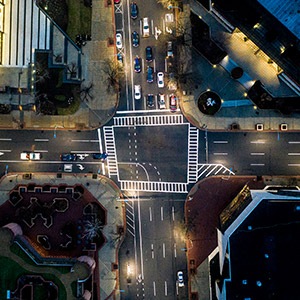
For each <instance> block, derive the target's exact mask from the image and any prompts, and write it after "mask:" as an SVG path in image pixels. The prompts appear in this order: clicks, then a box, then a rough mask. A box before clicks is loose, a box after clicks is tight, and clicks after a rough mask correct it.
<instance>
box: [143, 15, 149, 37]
mask: <svg viewBox="0 0 300 300" xmlns="http://www.w3.org/2000/svg"><path fill="white" fill-rule="evenodd" d="M149 35H150V28H149V19H148V18H143V37H149Z"/></svg>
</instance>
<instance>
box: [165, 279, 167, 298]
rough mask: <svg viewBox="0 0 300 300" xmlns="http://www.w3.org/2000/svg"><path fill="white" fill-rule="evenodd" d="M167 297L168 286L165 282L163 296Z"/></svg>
mask: <svg viewBox="0 0 300 300" xmlns="http://www.w3.org/2000/svg"><path fill="white" fill-rule="evenodd" d="M167 295H168V285H167V282H166V281H165V296H167Z"/></svg>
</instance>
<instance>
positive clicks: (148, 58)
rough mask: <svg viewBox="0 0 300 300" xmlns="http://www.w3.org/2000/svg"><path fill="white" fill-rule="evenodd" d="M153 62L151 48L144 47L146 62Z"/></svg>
mask: <svg viewBox="0 0 300 300" xmlns="http://www.w3.org/2000/svg"><path fill="white" fill-rule="evenodd" d="M152 60H153V55H152V48H151V47H150V46H148V47H146V61H147V62H151V61H152Z"/></svg>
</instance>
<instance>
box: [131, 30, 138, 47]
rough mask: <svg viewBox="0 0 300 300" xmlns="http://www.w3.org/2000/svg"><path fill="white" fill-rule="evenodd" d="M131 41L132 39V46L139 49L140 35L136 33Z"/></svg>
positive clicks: (132, 35)
mask: <svg viewBox="0 0 300 300" xmlns="http://www.w3.org/2000/svg"><path fill="white" fill-rule="evenodd" d="M131 39H132V46H133V47H138V46H139V44H140V36H139V34H138V33H137V32H136V31H134V32H133V33H132V34H131Z"/></svg>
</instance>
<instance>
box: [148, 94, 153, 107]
mask: <svg viewBox="0 0 300 300" xmlns="http://www.w3.org/2000/svg"><path fill="white" fill-rule="evenodd" d="M147 105H148V107H154V96H153V94H148V96H147Z"/></svg>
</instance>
